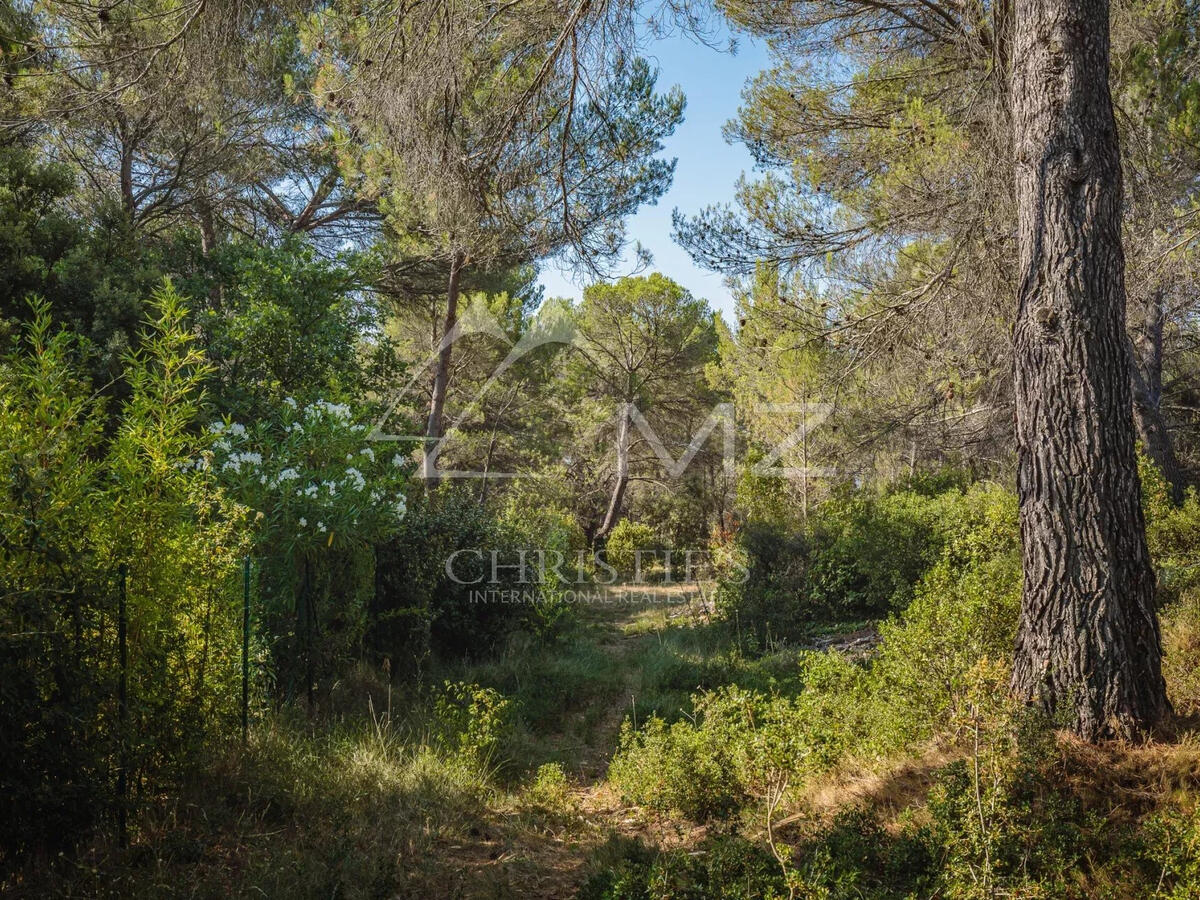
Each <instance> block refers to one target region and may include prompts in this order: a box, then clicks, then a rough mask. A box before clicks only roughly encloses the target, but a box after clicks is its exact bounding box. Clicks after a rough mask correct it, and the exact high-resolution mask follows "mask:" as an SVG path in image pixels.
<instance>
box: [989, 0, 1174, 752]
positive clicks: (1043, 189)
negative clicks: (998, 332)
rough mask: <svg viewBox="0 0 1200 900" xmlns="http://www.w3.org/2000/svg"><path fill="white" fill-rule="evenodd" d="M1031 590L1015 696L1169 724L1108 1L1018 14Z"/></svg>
mask: <svg viewBox="0 0 1200 900" xmlns="http://www.w3.org/2000/svg"><path fill="white" fill-rule="evenodd" d="M1015 13H1016V21H1015V28H1014V29H1013V40H1014V47H1013V56H1012V59H1013V71H1012V109H1013V137H1014V149H1015V153H1016V158H1015V186H1016V197H1017V209H1018V242H1019V263H1020V268H1019V277H1020V281H1019V287H1018V297H1017V301H1018V309H1017V322H1016V328H1015V331H1014V342H1015V346H1014V370H1015V371H1014V376H1015V396H1016V410H1017V449H1018V474H1017V489H1018V494H1019V497H1020V507H1021V514H1020V521H1021V541H1022V556H1023V563H1024V574H1025V581H1024V588H1023V593H1022V604H1021V620H1020V625H1019V629H1018V635H1017V646H1016V654H1015V659H1014V665H1013V675H1012V687H1013V690H1014V692H1015V693H1016V694H1017V695H1018V696H1019V697H1021V698H1023V699H1025V700H1027V701H1029V702H1032V703H1036V704H1038V705H1040V706H1042V707H1043V708H1045V709H1046V710H1048V711H1050V712H1056V713H1059V714H1060V715H1061V716H1062V717H1063V718H1065V719H1066V721H1067V722H1069V723H1070V726H1071V727H1072V728H1073V730H1074V731H1075V732H1076V733H1077V734H1078V735H1079V736H1080V737H1082V738H1084V739H1086V740H1098V739H1103V738H1109V737H1129V736H1133V735H1136V734H1140V733H1144V732H1146V731H1147V730H1148V729H1150V728H1153V727H1154V726H1155V725H1157V724H1159V723H1161V722H1162V721H1163V720H1164V719H1166V718H1167V717H1168V716H1169V714H1170V707H1169V704H1168V702H1167V698H1166V690H1165V686H1164V683H1163V678H1162V673H1161V667H1160V657H1161V648H1160V638H1159V630H1158V621H1157V618H1156V615H1155V610H1154V592H1155V580H1154V572H1153V570H1152V568H1151V566H1150V558H1149V554H1148V552H1147V549H1146V537H1145V523H1144V521H1143V518H1142V510H1141V505H1140V500H1139V493H1140V492H1139V484H1138V474H1137V464H1136V458H1135V455H1134V443H1133V421H1132V412H1131V407H1132V398H1131V395H1130V360H1129V353H1128V346H1127V338H1126V335H1125V331H1124V327H1125V280H1124V278H1125V273H1124V270H1125V260H1124V253H1123V250H1122V247H1121V164H1120V157H1119V156H1118V150H1117V132H1116V125H1115V122H1114V119H1113V111H1112V100H1111V97H1110V95H1109V89H1108V58H1109V32H1108V13H1109V10H1108V3H1107V0H1016V4H1015Z"/></svg>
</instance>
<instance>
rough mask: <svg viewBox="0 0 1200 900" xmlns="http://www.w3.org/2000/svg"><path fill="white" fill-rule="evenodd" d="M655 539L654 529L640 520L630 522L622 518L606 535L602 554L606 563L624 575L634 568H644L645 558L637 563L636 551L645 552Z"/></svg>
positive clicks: (630, 573) (632, 572)
mask: <svg viewBox="0 0 1200 900" xmlns="http://www.w3.org/2000/svg"><path fill="white" fill-rule="evenodd" d="M654 541H655V536H654V529H652V528H651V527H650V526H649V525H644V524H642V523H641V522H631V521H630V520H629V519H622V520H621V521H619V522H618V523H617V524H616V525H615V526H613V530H612V531H611V532H610V533H609V535H608V542H607V543H606V544H605V545H604V555H605V559H606V560H607V561H608V564H609V565H610V566H612V567H613V568H614V569H616V570H617V571H618V572H620V573H621V574H622V575H624V576H626V577H631V576H633V574H634V570H635V568H641V569H643V570H644V569H645V568H646V560H645V559H643V560H642V563H641V566H639V565H638V553H639V552H641V553H643V554H644V553H645V552H646V551H647V550H650V549H651V547H653V545H654Z"/></svg>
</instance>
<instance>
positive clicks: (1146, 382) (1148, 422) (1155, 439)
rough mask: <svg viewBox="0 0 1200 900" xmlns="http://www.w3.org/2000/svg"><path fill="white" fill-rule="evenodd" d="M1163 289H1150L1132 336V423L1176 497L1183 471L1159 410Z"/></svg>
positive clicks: (1143, 446)
mask: <svg viewBox="0 0 1200 900" xmlns="http://www.w3.org/2000/svg"><path fill="white" fill-rule="evenodd" d="M1165 300H1166V292H1165V291H1164V290H1163V289H1161V288H1160V289H1158V290H1156V291H1153V292H1151V294H1150V296H1148V297H1147V298H1146V300H1145V305H1144V307H1143V309H1142V321H1141V323H1140V324H1139V326H1138V328H1137V331H1136V332H1135V333H1134V336H1133V366H1132V375H1133V382H1132V385H1133V424H1134V426H1135V427H1136V428H1137V437H1138V440H1139V441H1140V442H1141V444H1142V448H1143V449H1144V451H1145V452H1146V455H1148V456H1149V457H1150V459H1152V460H1153V461H1154V464H1155V465H1157V466H1158V468H1159V469H1160V470H1161V471H1162V473H1163V477H1164V478H1166V480H1167V484H1168V485H1170V488H1171V496H1172V499H1174V500H1175V501H1179V500H1181V499H1183V474H1182V472H1181V471H1180V469H1179V462H1178V460H1177V459H1176V457H1175V447H1174V445H1173V444H1172V441H1171V433H1170V431H1168V430H1167V421H1166V419H1165V418H1164V417H1163V414H1162V362H1163V324H1164V320H1165V319H1166V302H1165Z"/></svg>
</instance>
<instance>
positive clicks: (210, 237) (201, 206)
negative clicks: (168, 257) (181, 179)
mask: <svg viewBox="0 0 1200 900" xmlns="http://www.w3.org/2000/svg"><path fill="white" fill-rule="evenodd" d="M196 219H197V221H198V223H199V225H200V255H201V256H203V257H204V258H205V259H206V260H207V259H210V258H211V257H212V253H213V250H215V249H216V247H217V225H216V218H215V217H214V216H213V208H212V204H211V203H209V201H208V198H207V197H199V198H197V200H196ZM209 274H210V275H211V274H212V273H211V272H210V273H209ZM208 305H209V306H210V307H211V308H212V309H214V310H216V309H220V308H221V285H220V282H219V281H218V279H216V278H213V279H212V283H211V284H210V285H209V287H208Z"/></svg>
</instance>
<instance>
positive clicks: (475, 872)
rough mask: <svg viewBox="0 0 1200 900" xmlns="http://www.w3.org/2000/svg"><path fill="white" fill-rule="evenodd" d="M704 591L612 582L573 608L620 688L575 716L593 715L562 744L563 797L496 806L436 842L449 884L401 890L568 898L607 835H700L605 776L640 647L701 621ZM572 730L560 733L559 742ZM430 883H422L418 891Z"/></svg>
mask: <svg viewBox="0 0 1200 900" xmlns="http://www.w3.org/2000/svg"><path fill="white" fill-rule="evenodd" d="M647 595H649V596H647ZM707 595H708V591H707V590H697V589H696V588H694V587H693V588H691V589H687V588H685V587H684V586H681V585H674V586H669V587H661V586H643V587H638V588H630V587H626V586H614V587H611V588H607V589H605V591H604V594H603V598H602V599H601V600H599V601H598V602H595V603H590V604H587V605H584V606H582V607H581V608H580V612H579V615H580V617H581V620H582V625H583V628H582V635H583V636H584V638H583V639H585V640H591V641H593V642H594V643H595V645H596V646H597V647H598V648H600V649H601V650H602V651H603V654H604V656H605V657H606V665H609V666H611V667H612V669H613V670H615V671H617V672H619V673H620V687H619V689H618V690H615V691H614V692H612V694H610V695H609V696H608V697H607V698H606V699H605V700H604V701H603V703H604V706H603V708H602V709H599V710H597V709H595V708H589V709H588V710H585V711H584V713H583V714H584V715H585V716H589V715H590V716H592V717H594V721H593V724H592V725H591V727H590V728H588V729H587V736H586V740H584V741H583V743H582V744H579V743H577V742H576V743H573V744H572V745H571V749H570V756H571V757H572V762H571V764H570V765H569V766H568V767H566V768H568V769H569V771H570V777H571V786H570V788H569V790H568V793H567V800H566V803H565V804H564V805H563V808H562V809H558V810H548V811H546V812H545V813H541V812H539V811H537V810H530V809H528V808H526V807H522V805H521V801H520V800H519V798H516V797H513V798H510V799H509V801H508V802H506V803H503V804H502V805H501V808H500V809H499V810H497V811H496V812H497V814H496V815H495V817H494V819H495V825H494V827H493V828H488V829H483V830H481V831H480V833H479V834H478V835H477V836H473V837H475V838H476V839H474V840H471V841H469V842H461V843H457V844H454V845H450V846H447V847H446V848H445V851H446V853H447V854H449V855H452V856H453V857H455V862H454V864H453V866H452V867H451V868H452V869H453V871H454V874H453V877H452V879H451V881H450V883H446V882H445V881H443V882H442V883H441V885H440V890H441V891H444V893H433V894H428V893H426V894H422V893H420V890H418V891H417V892H415V893H413V894H411V895H409V896H414V897H415V896H446V897H456V898H457V897H461V898H484V897H487V898H509V897H521V898H546V900H550V898H554V900H558V898H570V897H572V896H574V895H575V893H576V891H577V890H578V888H579V886H580V884H581V883H582V881H583V880H584V878H585V877H586V863H587V860H588V858H589V857H590V856H591V854H592V853H593V852H594V851H595V850H596V848H597V847H599V846H600V845H602V844H604V843H605V842H606V841H608V840H610V839H613V838H614V837H618V838H628V839H638V840H642V841H645V842H647V843H651V844H654V845H658V846H663V847H672V846H679V845H681V844H689V843H691V842H693V841H696V840H699V839H700V838H701V837H702V836H703V829H702V828H681V827H680V826H678V825H677V824H670V823H666V822H664V821H660V820H656V819H655V818H653V817H650V816H647V815H646V814H645V813H644V812H643V811H641V810H639V809H637V808H634V807H629V806H628V805H626V804H625V803H623V802H622V799H621V797H620V795H619V794H618V793H617V792H616V791H615V790H614V789H613V788H612V787H611V786H610V785H609V784H608V783H607V781H606V774H607V771H608V764H609V761H610V760H611V758H612V754H613V752H614V750H615V749H616V746H617V743H618V739H619V736H620V730H621V725H622V723H623V722H624V721H625V719H626V717H627V716H628V715H630V713H631V711H633V710H635V709H636V698H637V696H638V694H639V692H640V690H641V689H642V686H643V671H642V667H643V664H644V663H645V660H646V654H647V651H648V650H649V649H651V648H652V647H653V646H654V645H655V644H656V643H657V642H659V641H660V639H661V635H662V633H663V632H665V631H667V630H668V629H674V628H680V627H686V626H688V625H694V624H703V623H705V622H706V621H707V618H708V609H707V604H706V602H705V598H706V596H707ZM549 737H550V738H551V739H553V738H554V736H549ZM573 737H575V736H574V735H566V734H564V735H563V736H562V738H563V741H564V743H565V742H567V741H568V740H572V739H573ZM430 887H431V886H430V885H428V884H426V885H423V886H422V888H421V890H428V889H429V888H430Z"/></svg>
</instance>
